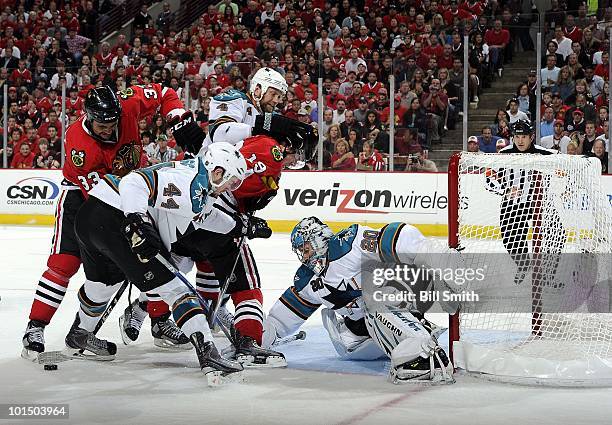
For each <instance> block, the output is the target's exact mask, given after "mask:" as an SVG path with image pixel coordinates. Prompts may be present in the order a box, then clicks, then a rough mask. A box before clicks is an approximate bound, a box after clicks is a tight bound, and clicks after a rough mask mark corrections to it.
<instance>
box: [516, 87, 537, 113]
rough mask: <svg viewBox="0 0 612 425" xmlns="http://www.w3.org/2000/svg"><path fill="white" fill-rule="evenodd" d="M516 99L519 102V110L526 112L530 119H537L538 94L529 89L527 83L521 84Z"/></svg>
mask: <svg viewBox="0 0 612 425" xmlns="http://www.w3.org/2000/svg"><path fill="white" fill-rule="evenodd" d="M516 99H517V100H518V102H519V111H521V112H524V113H526V114H527V115H528V116H529V118H530V119H532V120H533V119H535V117H536V96H535V94H532V93H531V92H530V91H529V86H528V85H527V84H524V83H523V84H521V85H519V87H518V89H517V91H516Z"/></svg>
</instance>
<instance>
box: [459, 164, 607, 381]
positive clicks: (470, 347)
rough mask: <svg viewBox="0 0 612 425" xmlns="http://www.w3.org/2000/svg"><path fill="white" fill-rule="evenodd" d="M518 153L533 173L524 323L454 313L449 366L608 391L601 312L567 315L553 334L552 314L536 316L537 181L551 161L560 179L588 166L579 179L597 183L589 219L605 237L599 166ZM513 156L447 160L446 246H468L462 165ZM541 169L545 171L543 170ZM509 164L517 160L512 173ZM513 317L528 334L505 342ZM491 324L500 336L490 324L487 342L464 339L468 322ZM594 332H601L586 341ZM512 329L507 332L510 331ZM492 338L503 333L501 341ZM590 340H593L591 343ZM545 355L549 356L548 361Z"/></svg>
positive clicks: (601, 247) (540, 209) (541, 204)
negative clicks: (527, 326) (525, 326)
mask: <svg viewBox="0 0 612 425" xmlns="http://www.w3.org/2000/svg"><path fill="white" fill-rule="evenodd" d="M518 155H519V156H520V158H521V161H526V162H527V163H529V164H536V165H535V166H533V167H532V168H534V169H536V171H535V172H534V173H533V174H531V178H532V179H533V181H534V182H535V190H534V192H533V198H532V202H533V215H532V219H531V223H532V233H531V245H532V246H531V250H532V253H533V263H532V265H533V267H532V270H531V313H530V314H523V316H527V317H522V318H518V316H519V314H518V313H508V314H509V315H510V316H512V317H507V318H506V317H501V316H503V315H501V314H498V316H500V317H499V318H493V319H492V320H490V321H488V320H489V319H487V317H486V316H487V315H489V316H492V313H488V312H484V313H479V312H476V311H477V310H473V311H469V312H468V310H469V308H463V310H459V311H458V312H457V313H456V314H454V315H451V316H450V317H449V347H450V357H451V360H452V361H453V363H454V364H455V366H456V367H459V368H461V369H463V370H464V371H466V372H468V373H471V374H476V375H478V376H480V377H484V378H487V379H491V380H495V381H502V382H511V383H519V384H536V385H548V386H612V315H610V314H605V313H599V314H597V315H596V314H593V313H572V314H566V315H559V316H555V317H554V320H555V321H556V322H555V323H556V324H557V326H558V328H559V329H555V330H554V331H551V329H550V327H551V326H550V325H549V323H552V322H551V318H552V316H551V314H550V313H543V311H542V283H541V281H542V271H541V267H542V264H541V263H542V255H543V254H542V243H543V235H542V233H543V232H542V231H541V229H542V228H543V226H542V224H543V220H546V219H547V218H546V211H545V207H546V204H545V202H546V201H545V199H546V197H547V194H546V193H545V191H544V190H543V188H544V187H545V185H544V184H542V181H543V180H544V179H546V178H547V177H546V175H547V173H548V175H551V167H550V164H549V163H551V162H553V163H554V162H555V161H558V167H559V168H558V171H557V170H555V169H554V165H553V168H552V170H553V171H552V173H553V174H559V173H561V174H560V175H561V176H564V175H565V173H567V172H568V170H569V171H570V172H571V170H572V169H578V168H571V166H570V167H568V168H567V169H566V168H564V167H563V166H564V164H571V165H572V166H574V167H586V168H588V170H587V171H585V175H587V176H589V178H592V179H593V181H594V182H595V183H597V184H594V185H593V187H592V188H591V190H592V192H593V193H595V194H596V195H597V194H598V192H597V191H600V192H601V196H599V197H598V196H595V197H594V198H595V199H596V200H597V201H596V202H595V204H594V207H593V210H594V211H595V213H594V214H595V218H594V220H596V221H597V224H598V226H599V225H600V226H601V229H603V232H604V234H605V233H606V232H607V234H609V235H612V218H611V217H612V214H611V211H610V210H611V209H610V208H609V206H608V205H607V203H604V202H603V201H604V195H603V192H602V191H601V186H600V174H601V165H600V164H599V163H598V162H596V161H593V160H592V159H588V158H584V157H577V156H576V157H570V156H568V155H563V156H560V155H559V156H557V155H554V157H555V158H553V159H551V157H553V156H546V157H542V156H539V155H530V154H518ZM516 156H517V154H515V155H505V154H502V155H500V154H482V153H468V152H458V153H455V154H454V155H453V156H452V157H451V158H450V160H449V168H448V195H449V198H448V201H449V203H448V205H449V208H448V230H449V234H448V244H449V247H451V248H459V247H462V248H465V245H466V244H468V245H469V242H470V241H469V240H467V239H468V238H465V237H462V236H465V233H466V232H465V227H466V226H467V227H470V225H469V224H467V225H465V224H462V221H461V220H462V217H461V214H462V213H461V199H462V198H461V197H462V186H461V184H462V175H466V174H469V172H466V168H465V163H466V162H470V163H472V164H479V163H480V164H481V165H482V166H483V167H487V165H491V164H493V165H495V164H496V163H497V164H500V163H503V162H504V161H508V163H510V164H512V162H513V161H514V160H513V159H512V157H516ZM500 158H501V159H500ZM538 164H542V165H543V168H542V171H541V172H540V171H538V170H537V167H538ZM545 164H547V165H546V166H544V165H545ZM515 165H516V162H515V163H514V165H513V168H514V167H515ZM462 167H463V168H462ZM468 168H469V167H468ZM544 168H546V170H544ZM581 172H582V170H581ZM576 174H580V173H576ZM548 181H550V180H548ZM548 218H550V217H548ZM564 231H565V230H564ZM468 233H469V232H468ZM462 234H463V235H462ZM582 236H583V235H577V236H576V235H574V238H575V239H579V238H581V237H582ZM588 237H593V235H587V236H586V237H585V239H587V238H588ZM485 238H486V235H485ZM596 250H597V251H598V252H603V253H610V252H612V247H611V246H610V242H609V241H607V240H606V241H605V243H599V244H598V246H597V248H596ZM606 258H607V257H606ZM611 296H612V294H611ZM471 308H473V306H472V307H471ZM555 314H557V313H555ZM528 316H530V317H528ZM514 319H517V320H518V319H520V320H521V321H522V322H523V323H525V321H526V320H530V323H531V325H530V329H528V330H526V331H525V332H523V335H521V336H519V337H517V338H516V340H515V341H512V338H513V337H512V335H513V333H512V332H510V330H509V328H511V327H512V326H511V325H508V324H509V323H511V321H512V320H514ZM496 320H501V321H507V323H504V326H505V328H504V326H501V329H499V330H496V329H495V326H491V329H490V332H489V334H488V337H490V338H492V339H493V342H489V341H487V342H480V341H477V340H474V338H473V337H472V336H471V335H467V334H468V333H469V331H470V328H469V327H470V326H474V324H476V326H479V325H482V326H483V327H486V326H488V325H496V324H495V323H494V322H495V321H496ZM593 329H599V330H603V331H601V333H600V334H596V335H595V336H593V333H594V331H593ZM512 330H513V331H514V329H512ZM496 332H497V333H501V334H503V335H501V337H500V336H499V335H497V334H496ZM466 335H467V336H466ZM576 335H577V336H576ZM602 335H603V336H602ZM462 336H463V338H462ZM498 338H499V339H500V341H501V342H500V343H497V341H495V340H496V339H498ZM592 340H595V342H593V341H592ZM600 340H603V341H600ZM509 341H510V342H509ZM548 352H550V353H552V355H551V356H548V355H547V353H548ZM557 353H561V354H564V355H565V354H567V355H566V357H565V358H564V357H563V355H557ZM547 357H549V358H547Z"/></svg>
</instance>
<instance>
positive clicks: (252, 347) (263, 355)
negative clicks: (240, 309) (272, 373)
mask: <svg viewBox="0 0 612 425" xmlns="http://www.w3.org/2000/svg"><path fill="white" fill-rule="evenodd" d="M234 341H235V344H236V349H235V352H234V357H235V358H236V360H237V361H239V362H240V364H241V365H242V366H244V367H245V368H258V369H259V368H272V367H287V360H285V356H284V354H283V353H279V352H278V351H274V350H268V349H265V348H261V347H260V346H259V344H257V342H256V341H255V340H254V339H253V338H251V337H250V336H242V335H240V333H238V332H237V331H236V333H235V337H234Z"/></svg>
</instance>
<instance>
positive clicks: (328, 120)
mask: <svg viewBox="0 0 612 425" xmlns="http://www.w3.org/2000/svg"><path fill="white" fill-rule="evenodd" d="M332 124H334V111H333V110H332V109H330V108H325V109H324V110H323V123H322V126H321V132H322V133H323V134H327V130H328V129H329V127H331V126H332ZM336 125H337V124H336ZM338 132H340V127H338Z"/></svg>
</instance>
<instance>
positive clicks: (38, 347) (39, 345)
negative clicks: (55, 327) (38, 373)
mask: <svg viewBox="0 0 612 425" xmlns="http://www.w3.org/2000/svg"><path fill="white" fill-rule="evenodd" d="M44 332H45V324H44V323H43V322H39V321H37V320H30V321H29V322H28V326H27V328H26V331H25V334H24V335H23V340H22V342H23V350H21V357H23V358H24V359H26V360H30V361H36V360H37V359H38V355H39V354H40V353H42V352H44V351H45V334H44Z"/></svg>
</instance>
